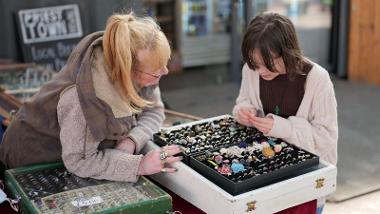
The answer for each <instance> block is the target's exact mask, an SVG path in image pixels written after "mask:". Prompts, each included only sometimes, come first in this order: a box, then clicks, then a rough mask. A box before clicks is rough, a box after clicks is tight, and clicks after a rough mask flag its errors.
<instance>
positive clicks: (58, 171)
mask: <svg viewBox="0 0 380 214" xmlns="http://www.w3.org/2000/svg"><path fill="white" fill-rule="evenodd" d="M5 176H6V185H7V187H8V190H9V191H10V193H11V195H12V196H13V197H20V198H21V210H22V211H23V212H24V213H54V214H55V213H149V214H150V213H170V212H171V210H172V198H171V196H170V195H168V194H167V193H166V192H164V191H163V190H162V189H160V188H159V187H158V186H156V185H155V184H153V183H152V182H151V181H149V180H148V179H146V178H145V177H143V176H140V178H139V180H138V181H137V182H136V183H128V182H113V181H105V180H96V179H91V178H80V177H78V176H75V175H74V174H71V173H69V172H67V171H66V169H65V167H64V165H63V164H62V163H61V162H59V163H49V164H39V165H34V166H28V167H22V168H17V169H10V170H7V171H6V173H5Z"/></svg>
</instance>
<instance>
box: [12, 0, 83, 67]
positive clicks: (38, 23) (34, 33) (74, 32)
mask: <svg viewBox="0 0 380 214" xmlns="http://www.w3.org/2000/svg"><path fill="white" fill-rule="evenodd" d="M17 23H18V26H19V34H20V38H21V39H20V41H21V47H22V52H23V57H24V61H26V62H35V63H37V64H41V65H43V66H45V67H47V68H49V69H52V70H56V71H58V70H60V69H61V68H62V67H63V66H64V65H65V64H66V60H67V58H68V56H69V55H70V53H71V51H72V49H73V48H74V47H75V45H76V44H77V42H78V41H79V39H80V38H81V37H82V36H83V30H82V24H81V19H80V15H79V8H78V5H76V4H70V5H61V6H54V7H44V8H35V9H26V10H20V11H18V13H17Z"/></svg>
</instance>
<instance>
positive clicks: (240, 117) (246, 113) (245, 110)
mask: <svg viewBox="0 0 380 214" xmlns="http://www.w3.org/2000/svg"><path fill="white" fill-rule="evenodd" d="M255 115H256V109H254V108H249V107H244V106H243V107H240V109H239V111H238V114H237V117H236V118H235V119H236V120H237V121H238V122H239V123H240V124H242V125H245V126H253V123H252V122H251V121H250V119H249V118H250V117H251V116H255Z"/></svg>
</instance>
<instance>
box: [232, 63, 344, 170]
mask: <svg viewBox="0 0 380 214" xmlns="http://www.w3.org/2000/svg"><path fill="white" fill-rule="evenodd" d="M311 63H312V64H313V68H312V69H311V71H310V73H309V74H308V76H307V79H306V85H305V94H304V97H303V99H302V102H301V104H300V106H299V108H298V111H297V114H296V115H295V116H291V117H289V118H288V119H285V118H282V117H279V116H277V115H273V114H267V116H269V115H270V116H272V117H273V118H274V125H273V128H272V129H271V130H270V131H269V133H267V134H266V135H267V136H272V137H276V138H281V139H283V140H284V141H287V142H289V143H291V144H294V145H296V146H298V147H301V148H303V149H305V150H307V151H309V152H312V153H314V154H317V155H318V156H320V157H321V159H323V160H326V161H328V162H330V163H332V164H334V165H336V163H337V142H338V121H337V102H336V98H335V92H334V86H333V84H332V82H331V79H330V76H329V74H328V72H327V71H326V70H325V69H324V68H322V67H321V66H319V65H318V64H316V63H313V62H311ZM242 72H243V77H242V83H241V88H240V93H239V96H238V98H237V99H236V105H235V106H234V108H233V112H232V113H233V115H234V116H235V117H236V115H237V112H238V110H239V109H240V107H242V106H248V107H254V108H256V109H261V110H263V106H262V103H261V100H260V86H259V82H260V81H259V75H258V73H257V72H255V71H253V70H251V69H250V68H249V67H248V65H247V64H245V65H244V67H243V71H242Z"/></svg>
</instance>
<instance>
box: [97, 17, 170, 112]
mask: <svg viewBox="0 0 380 214" xmlns="http://www.w3.org/2000/svg"><path fill="white" fill-rule="evenodd" d="M139 50H149V51H150V52H152V53H153V56H154V57H153V58H152V61H151V62H150V63H153V65H155V66H156V67H157V68H159V67H163V66H166V64H167V62H168V60H169V58H170V54H171V51H170V45H169V42H168V40H167V38H166V37H165V35H164V34H163V32H162V31H161V29H160V27H159V26H158V25H157V23H156V22H155V21H154V20H153V19H152V18H150V17H144V18H138V17H136V16H135V15H134V14H133V13H129V14H114V15H112V16H111V17H109V18H108V21H107V25H106V29H105V32H104V36H103V51H104V57H105V61H106V64H107V65H108V67H109V74H108V75H109V77H110V79H111V81H112V82H114V83H116V84H118V85H119V86H120V88H121V89H122V93H123V94H122V95H123V96H124V98H125V100H126V101H127V102H128V103H129V105H130V107H131V109H132V111H133V112H135V113H136V112H140V111H141V109H142V108H144V107H146V106H148V105H149V104H150V102H149V101H147V100H145V99H143V98H142V97H140V96H139V94H138V93H137V91H136V86H135V84H134V82H133V79H132V75H133V74H132V70H133V67H134V66H136V64H137V63H138V61H137V58H136V56H137V52H138V51H139Z"/></svg>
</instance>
